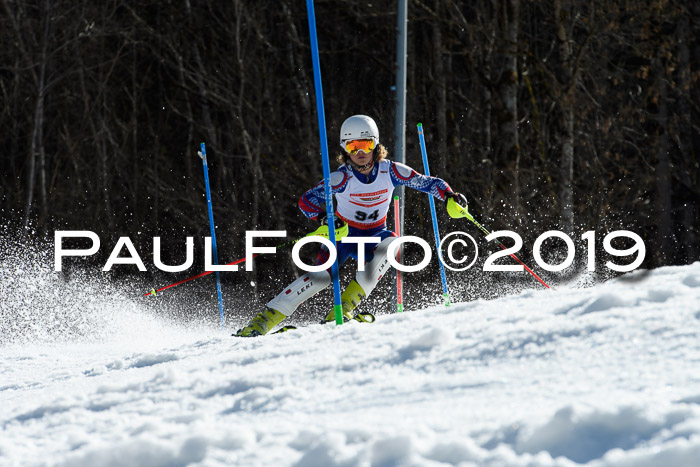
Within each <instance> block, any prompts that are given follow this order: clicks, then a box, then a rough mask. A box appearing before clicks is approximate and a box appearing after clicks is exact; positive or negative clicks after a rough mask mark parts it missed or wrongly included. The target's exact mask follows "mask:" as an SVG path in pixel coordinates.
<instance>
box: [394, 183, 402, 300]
mask: <svg viewBox="0 0 700 467" xmlns="http://www.w3.org/2000/svg"><path fill="white" fill-rule="evenodd" d="M394 230H396V235H398V236H399V237H400V236H401V219H400V218H399V197H398V196H394ZM396 260H397V261H401V247H400V246H399V248H398V250H397V251H396ZM396 311H397V312H398V313H401V312H402V311H403V277H402V274H401V271H399V270H398V269H397V270H396Z"/></svg>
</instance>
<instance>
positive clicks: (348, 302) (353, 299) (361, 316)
mask: <svg viewBox="0 0 700 467" xmlns="http://www.w3.org/2000/svg"><path fill="white" fill-rule="evenodd" d="M363 298H365V291H364V290H362V287H361V286H360V284H358V283H357V281H355V280H354V279H353V280H352V281H351V282H350V283H349V284H348V286H347V288H346V289H345V290H344V291H343V294H342V295H341V296H340V303H341V304H342V306H343V322H344V323H347V322H348V321H350V320H351V319H354V320H356V321H359V322H361V323H372V322H374V315H373V314H372V313H368V312H360V313H358V314H354V313H353V310H355V308H357V305H359V304H360V302H361V301H362V299H363ZM334 321H335V310H331V311H330V312H329V313H328V314H327V315H326V317H325V318H324V319H323V321H321V323H330V322H334Z"/></svg>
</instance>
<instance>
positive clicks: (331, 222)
mask: <svg viewBox="0 0 700 467" xmlns="http://www.w3.org/2000/svg"><path fill="white" fill-rule="evenodd" d="M306 11H307V13H308V17H309V36H310V38H311V61H312V62H313V67H314V87H315V90H316V111H317V113H318V132H319V136H320V138H321V156H322V158H323V179H324V185H325V189H326V218H327V219H328V237H329V238H328V239H329V240H330V241H331V244H332V245H333V247H335V228H334V226H335V209H334V208H333V195H332V193H331V166H330V162H329V160H328V140H327V139H326V114H325V112H324V108H323V86H322V84H321V64H320V62H319V58H318V39H317V37H316V15H315V13H314V1H313V0H306ZM331 277H332V278H333V298H334V301H333V303H334V305H333V310H334V312H335V324H337V325H340V324H343V306H342V305H341V304H340V279H339V277H338V261H337V257H336V260H335V261H334V262H333V265H332V266H331Z"/></svg>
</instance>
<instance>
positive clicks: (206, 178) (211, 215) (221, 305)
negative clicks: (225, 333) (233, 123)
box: [199, 143, 224, 328]
mask: <svg viewBox="0 0 700 467" xmlns="http://www.w3.org/2000/svg"><path fill="white" fill-rule="evenodd" d="M200 147H201V152H200V153H199V157H201V158H202V166H203V167H204V185H205V186H206V190H207V210H208V211H209V230H210V231H211V249H212V256H213V262H214V265H215V266H216V265H218V264H219V256H218V254H217V252H216V231H215V229H214V210H213V208H212V206H211V191H210V190H209V168H208V167H207V151H206V149H205V148H204V143H201V144H200ZM216 295H217V297H218V299H219V324H220V325H221V327H222V328H223V327H224V300H223V298H222V296H221V274H219V271H216Z"/></svg>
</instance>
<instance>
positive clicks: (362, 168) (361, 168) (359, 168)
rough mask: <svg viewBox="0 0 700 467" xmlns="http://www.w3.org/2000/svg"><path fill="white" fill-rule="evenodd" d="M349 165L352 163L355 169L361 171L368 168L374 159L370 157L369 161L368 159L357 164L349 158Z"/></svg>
mask: <svg viewBox="0 0 700 467" xmlns="http://www.w3.org/2000/svg"><path fill="white" fill-rule="evenodd" d="M350 165H352V166H353V167H354V168H355V169H356V170H358V171H360V172H362V171H365V170H367V169H369V168H370V167H372V166H373V165H374V159H372V160H371V161H369V162H368V163H366V164H364V165H357V164H355V163H354V162H353V161H352V160H350Z"/></svg>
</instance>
